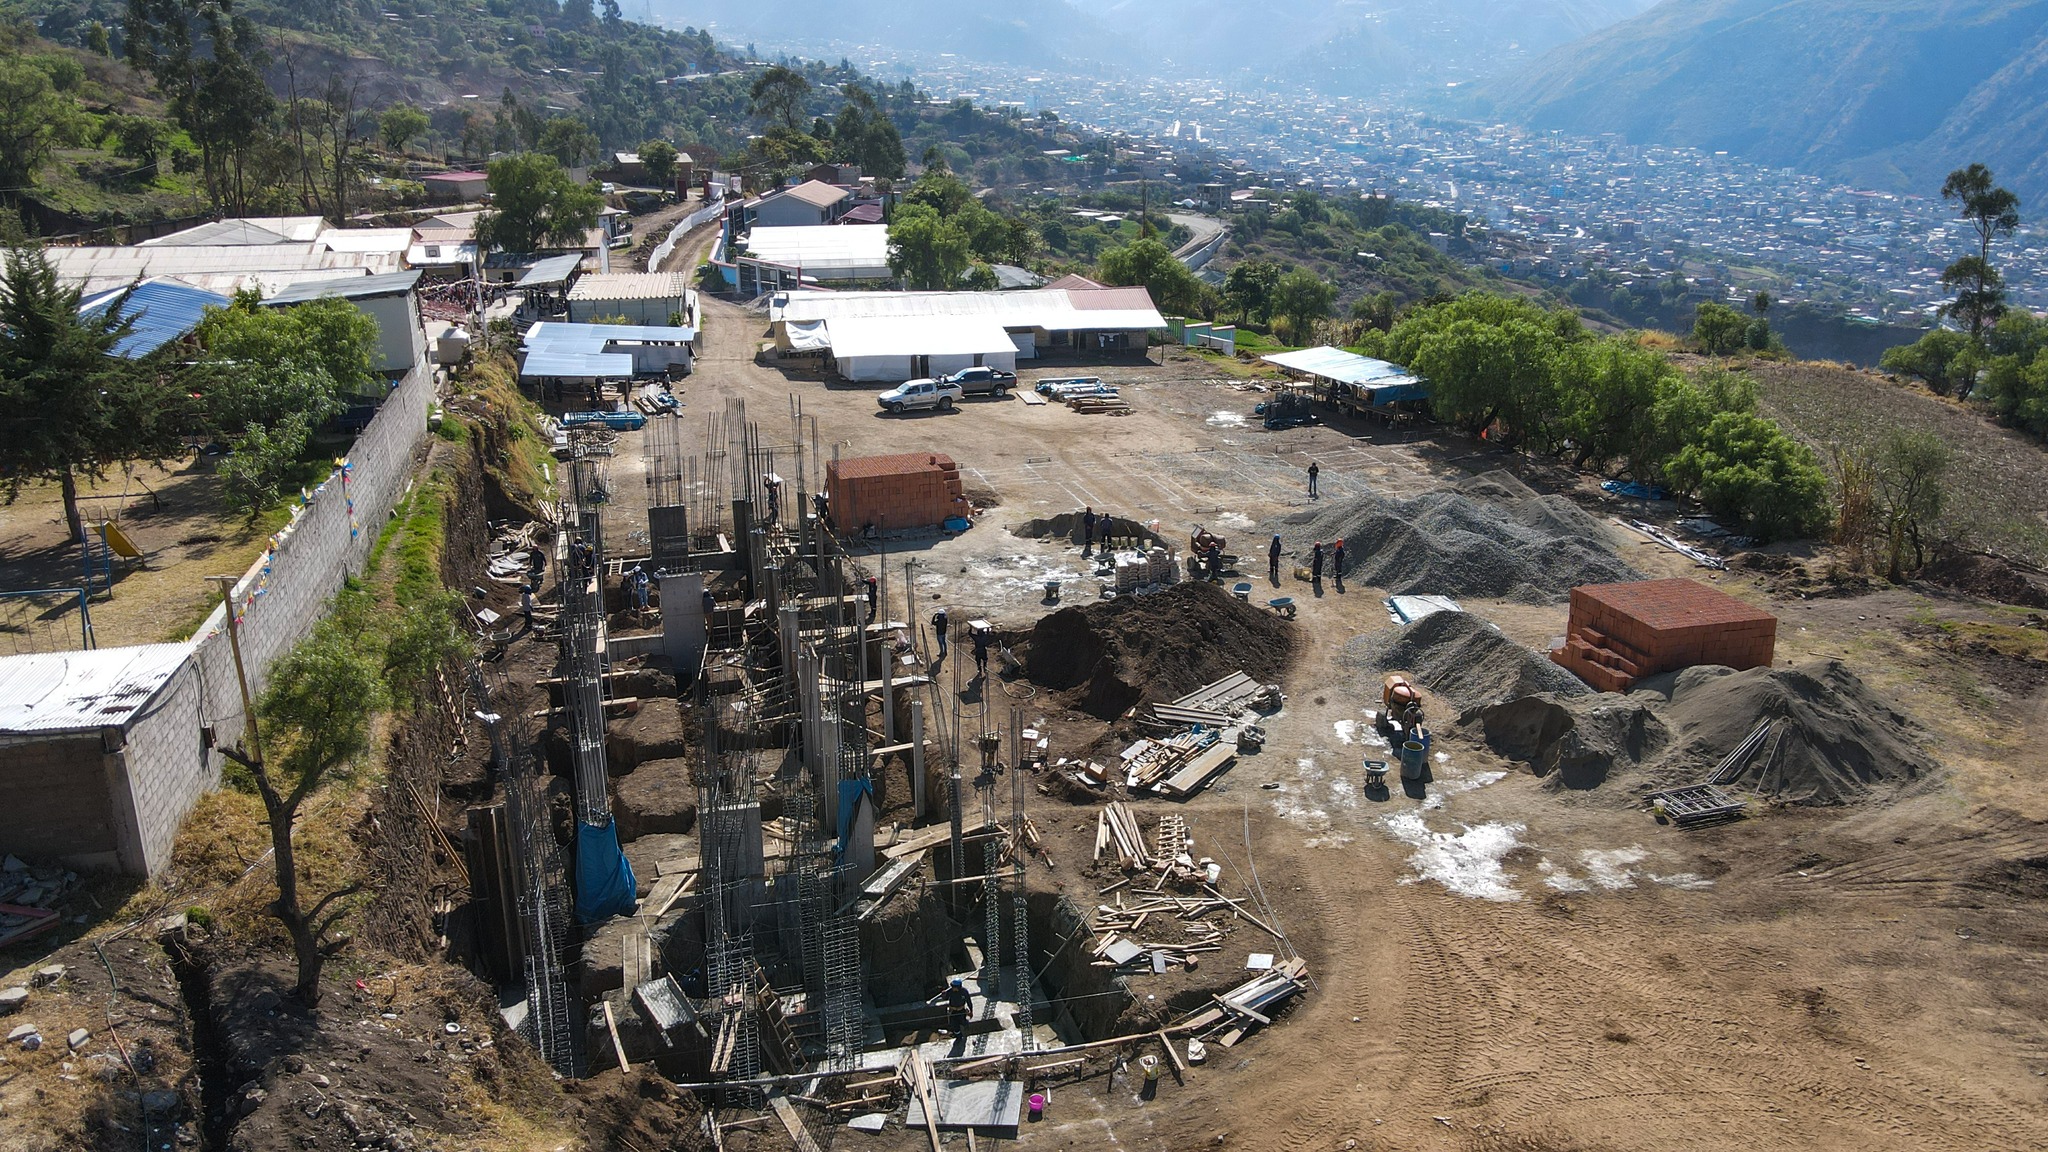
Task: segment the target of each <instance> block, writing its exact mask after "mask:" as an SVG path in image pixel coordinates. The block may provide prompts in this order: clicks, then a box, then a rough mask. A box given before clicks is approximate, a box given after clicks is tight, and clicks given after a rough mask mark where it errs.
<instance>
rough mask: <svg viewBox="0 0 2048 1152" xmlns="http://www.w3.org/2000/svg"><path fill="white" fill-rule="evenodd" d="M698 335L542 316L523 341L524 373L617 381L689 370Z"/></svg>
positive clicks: (687, 330)
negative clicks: (554, 319) (577, 322)
mask: <svg viewBox="0 0 2048 1152" xmlns="http://www.w3.org/2000/svg"><path fill="white" fill-rule="evenodd" d="M696 339H697V330H696V329H695V328H679V327H674V326H664V325H654V324H564V323H561V322H559V321H553V320H549V321H543V322H541V323H539V324H535V325H534V326H533V327H531V328H528V329H527V330H526V335H525V336H524V338H523V339H522V340H521V345H522V346H523V348H524V350H525V357H526V358H525V360H524V361H523V362H522V363H521V364H520V368H519V375H520V376H521V377H523V378H527V379H534V378H541V377H560V378H563V379H578V380H582V379H602V380H618V379H626V378H630V377H632V376H635V375H638V374H641V373H647V374H650V375H651V374H662V375H666V374H668V373H669V372H670V371H671V370H672V369H674V368H678V367H680V368H681V369H682V370H683V371H684V372H685V373H688V372H689V370H690V365H691V361H692V357H693V354H694V350H693V349H692V348H691V344H692V343H693V342H694V341H695V340H696ZM578 358H583V359H578ZM621 362H623V363H621ZM572 369H575V370H572Z"/></svg>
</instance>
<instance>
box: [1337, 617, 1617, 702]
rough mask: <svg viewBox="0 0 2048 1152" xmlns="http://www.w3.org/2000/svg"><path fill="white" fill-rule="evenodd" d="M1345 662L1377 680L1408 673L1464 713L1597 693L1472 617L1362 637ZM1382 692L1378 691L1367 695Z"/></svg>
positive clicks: (1428, 619)
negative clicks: (1534, 698)
mask: <svg viewBox="0 0 2048 1152" xmlns="http://www.w3.org/2000/svg"><path fill="white" fill-rule="evenodd" d="M1343 660H1344V662H1345V663H1346V664H1348V665H1350V666H1351V667H1354V668H1357V669H1358V670H1359V671H1360V672H1361V673H1367V674H1373V675H1374V676H1376V675H1377V674H1378V673H1382V672H1405V673H1407V674H1408V675H1409V676H1410V677H1411V678H1413V679H1414V680H1415V681H1416V682H1417V683H1419V684H1421V685H1422V687H1423V688H1424V689H1426V690H1427V691H1430V692H1433V693H1436V694H1437V695H1439V696H1441V697H1443V698H1444V699H1445V700H1448V701H1450V702H1451V703H1452V704H1453V705H1455V706H1457V707H1459V708H1476V707H1481V706H1484V705H1488V704H1497V703H1499V702H1501V701H1504V700H1513V699H1516V698H1517V697H1522V696H1530V695H1534V694H1536V693H1539V692H1551V693H1556V694H1559V695H1561V696H1575V695H1590V694H1591V693H1592V691H1593V690H1592V689H1591V688H1588V687H1586V685H1585V684H1584V683H1583V682H1581V681H1580V680H1579V678H1578V677H1576V676H1573V675H1572V674H1571V673H1569V672H1567V671H1565V670H1564V669H1562V668H1560V667H1558V666H1557V665H1555V664H1552V663H1551V662H1550V659H1549V658H1548V657H1547V656H1545V655H1543V654H1542V653H1540V652H1536V651H1533V650H1531V649H1528V648H1524V647H1522V646H1521V645H1520V644H1517V643H1515V642H1514V641H1513V640H1510V639H1508V638H1507V637H1506V636H1503V635H1501V633H1500V632H1499V630H1497V629H1495V628H1494V627H1493V626H1492V625H1490V624H1488V623H1487V622H1486V621H1484V620H1481V619H1480V618H1479V617H1477V616H1474V615H1472V614H1470V613H1467V612H1432V613H1431V614H1429V615H1427V616H1424V617H1423V618H1422V619H1420V620H1417V621H1415V622H1414V623H1413V624H1405V625H1402V626H1401V627H1398V628H1390V629H1387V630H1386V631H1384V632H1376V633H1373V634H1371V635H1368V636H1360V637H1358V638H1357V639H1355V640H1353V641H1351V642H1350V643H1349V644H1347V645H1345V646H1344V654H1343ZM1375 683H1376V681H1375ZM1377 691H1378V689H1377V687H1374V688H1372V689H1371V691H1368V692H1367V695H1369V696H1370V695H1373V694H1375V693H1376V692H1377ZM1439 719H1440V720H1447V719H1449V718H1448V717H1439Z"/></svg>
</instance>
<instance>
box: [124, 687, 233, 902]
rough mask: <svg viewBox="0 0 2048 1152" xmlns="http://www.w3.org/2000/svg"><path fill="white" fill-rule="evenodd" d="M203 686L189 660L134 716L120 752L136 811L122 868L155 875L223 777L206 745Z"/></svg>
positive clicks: (126, 783) (167, 860)
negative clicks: (193, 812) (195, 810)
mask: <svg viewBox="0 0 2048 1152" xmlns="http://www.w3.org/2000/svg"><path fill="white" fill-rule="evenodd" d="M203 691H204V686H203V684H202V682H201V680H200V674H199V667H198V665H197V664H196V663H194V662H192V661H187V662H186V663H185V664H184V666H182V667H180V668H179V669H178V670H177V672H175V673H173V674H172V676H171V678H170V680H168V681H166V682H165V684H164V686H163V688H162V689H161V690H159V691H158V693H157V694H156V697H155V698H154V699H152V700H150V702H149V704H148V706H147V707H145V708H142V709H139V710H138V711H137V712H136V713H135V714H134V715H133V716H131V717H130V718H129V723H128V728H127V731H126V733H125V737H126V741H127V743H126V745H125V746H124V747H123V748H122V750H121V753H120V757H119V761H120V763H119V771H120V788H119V789H118V791H120V792H124V793H126V795H127V797H128V799H129V805H130V807H131V808H132V811H133V816H132V818H131V819H130V820H129V821H128V826H129V827H130V828H132V830H133V831H132V833H131V834H129V835H126V836H124V837H123V844H122V860H121V870H122V871H123V872H129V873H138V874H143V875H150V876H154V875H155V874H157V873H158V872H160V871H162V870H163V868H164V866H165V865H166V864H168V863H170V860H171V842H172V841H173V840H175V839H176V838H177V835H178V825H179V824H180V823H182V822H183V821H184V819H185V815H186V813H188V812H190V811H191V810H192V805H194V804H196V803H198V801H199V798H200V797H201V796H204V795H205V794H206V793H207V792H209V791H211V790H212V789H213V788H214V786H215V785H217V784H218V783H219V782H220V773H219V770H218V766H217V765H215V764H214V763H213V762H212V757H211V756H210V755H209V753H208V750H207V748H206V741H205V735H204V727H205V724H206V717H205V709H204V707H203V705H202V700H203Z"/></svg>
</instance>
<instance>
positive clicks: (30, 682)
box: [0, 644, 192, 736]
mask: <svg viewBox="0 0 2048 1152" xmlns="http://www.w3.org/2000/svg"><path fill="white" fill-rule="evenodd" d="M191 651H192V645H190V644H144V645H140V646H138V647H133V648H95V649H90V650H85V651H77V652H31V653H27V654H25V655H21V656H7V657H0V736H13V735H18V734H21V733H24V732H93V733H97V732H98V731H99V730H100V729H102V728H105V727H107V726H108V725H119V724H123V723H126V722H127V721H128V720H129V719H130V718H131V717H132V716H133V715H134V713H135V712H136V710H138V709H140V708H141V707H143V705H145V704H147V703H149V701H150V698H151V697H153V696H155V695H156V694H157V692H158V691H159V690H160V689H162V688H163V686H164V684H165V683H166V682H168V681H169V680H170V678H171V677H172V675H174V674H175V673H176V672H177V671H178V668H179V667H180V666H181V665H182V664H184V662H185V657H186V656H187V655H189V654H190V653H191Z"/></svg>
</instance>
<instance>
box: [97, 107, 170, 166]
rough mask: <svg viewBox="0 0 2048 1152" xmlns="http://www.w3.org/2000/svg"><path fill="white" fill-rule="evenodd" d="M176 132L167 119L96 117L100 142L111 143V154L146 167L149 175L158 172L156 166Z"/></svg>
mask: <svg viewBox="0 0 2048 1152" xmlns="http://www.w3.org/2000/svg"><path fill="white" fill-rule="evenodd" d="M176 132H177V128H176V127H175V126H174V125H172V124H171V123H170V122H169V121H167V120H164V119H162V118H160V117H156V116H123V115H120V114H118V113H117V114H114V115H111V116H103V117H101V118H100V142H101V143H102V144H112V145H113V146H114V155H116V156H119V157H121V158H122V159H124V160H133V161H135V162H136V163H138V164H141V165H143V166H144V167H147V168H148V169H150V171H151V175H155V174H156V173H157V172H160V171H161V168H160V167H159V165H160V164H161V163H162V161H163V158H164V156H165V155H166V154H167V153H168V152H170V150H171V141H172V138H173V136H174V134H175V133H176Z"/></svg>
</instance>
